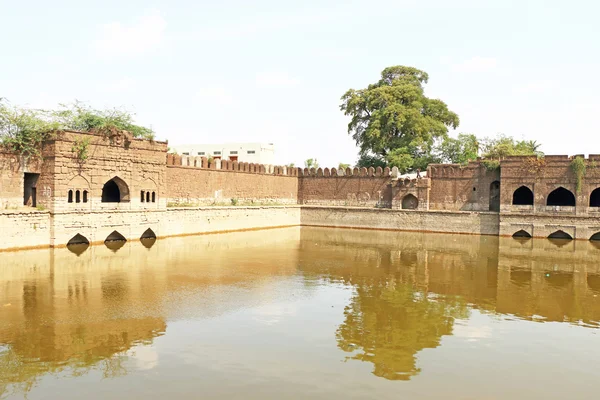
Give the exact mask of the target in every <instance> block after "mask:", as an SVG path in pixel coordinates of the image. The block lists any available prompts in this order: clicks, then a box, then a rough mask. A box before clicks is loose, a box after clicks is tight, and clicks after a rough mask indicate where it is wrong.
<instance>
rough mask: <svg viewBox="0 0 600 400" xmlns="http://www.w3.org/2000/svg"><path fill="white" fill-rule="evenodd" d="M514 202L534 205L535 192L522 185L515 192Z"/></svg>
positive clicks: (515, 203) (519, 204)
mask: <svg viewBox="0 0 600 400" xmlns="http://www.w3.org/2000/svg"><path fill="white" fill-rule="evenodd" d="M512 203H513V204H514V205H516V206H532V205H533V192H532V191H531V189H529V188H528V187H527V186H521V187H520V188H518V189H517V190H515V192H514V193H513V201H512Z"/></svg>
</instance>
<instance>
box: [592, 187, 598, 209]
mask: <svg viewBox="0 0 600 400" xmlns="http://www.w3.org/2000/svg"><path fill="white" fill-rule="evenodd" d="M590 207H600V188H597V189H594V191H593V192H592V193H591V194H590Z"/></svg>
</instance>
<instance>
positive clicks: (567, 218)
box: [500, 213, 600, 240]
mask: <svg viewBox="0 0 600 400" xmlns="http://www.w3.org/2000/svg"><path fill="white" fill-rule="evenodd" d="M521 231H523V232H526V233H527V234H528V235H529V236H531V237H536V238H546V237H548V236H550V235H551V234H553V233H557V232H564V233H566V234H567V235H569V236H570V237H571V238H573V239H581V240H589V239H590V238H591V237H592V235H595V234H598V233H600V219H599V218H598V217H595V216H586V215H582V216H575V215H556V214H553V213H546V214H541V213H537V214H517V213H501V214H500V235H502V236H512V235H514V234H515V233H517V232H521Z"/></svg>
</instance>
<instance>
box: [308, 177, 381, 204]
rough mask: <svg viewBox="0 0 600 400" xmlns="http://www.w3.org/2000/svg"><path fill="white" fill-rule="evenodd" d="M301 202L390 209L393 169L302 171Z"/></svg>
mask: <svg viewBox="0 0 600 400" xmlns="http://www.w3.org/2000/svg"><path fill="white" fill-rule="evenodd" d="M299 171H300V173H299V174H298V175H299V182H298V203H300V204H313V205H316V204H321V205H333V206H364V207H376V206H377V207H390V206H391V201H392V192H391V188H390V186H389V185H390V183H391V182H392V181H391V177H390V169H389V168H386V169H385V170H383V169H381V168H377V169H374V168H369V169H367V168H361V169H358V168H354V169H351V168H346V170H345V171H344V170H338V169H337V168H331V169H329V168H325V169H321V168H319V169H316V170H315V169H314V168H313V169H312V170H310V171H309V170H308V169H304V170H300V169H299Z"/></svg>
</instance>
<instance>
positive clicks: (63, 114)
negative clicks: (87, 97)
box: [0, 98, 154, 157]
mask: <svg viewBox="0 0 600 400" xmlns="http://www.w3.org/2000/svg"><path fill="white" fill-rule="evenodd" d="M133 116H134V114H132V113H130V112H128V111H125V110H120V109H116V108H115V109H108V110H96V109H93V108H91V107H89V106H86V105H84V104H83V103H80V102H75V103H73V104H71V105H61V106H60V108H59V109H58V110H40V109H33V108H24V107H17V106H14V105H11V104H10V103H9V102H8V101H7V100H6V99H3V98H0V144H1V145H2V146H4V147H5V148H7V149H8V150H10V151H14V152H16V153H19V154H21V155H23V156H25V157H31V156H35V157H37V156H40V154H41V147H42V142H43V141H44V140H46V139H47V138H48V136H49V135H50V134H51V133H52V132H55V131H58V130H63V129H68V130H76V131H82V132H91V133H103V134H107V133H109V132H111V131H114V130H125V131H128V132H130V133H131V134H132V135H133V137H138V138H143V139H153V138H154V132H153V131H152V129H150V128H146V127H143V126H140V125H136V124H134V123H133Z"/></svg>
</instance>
